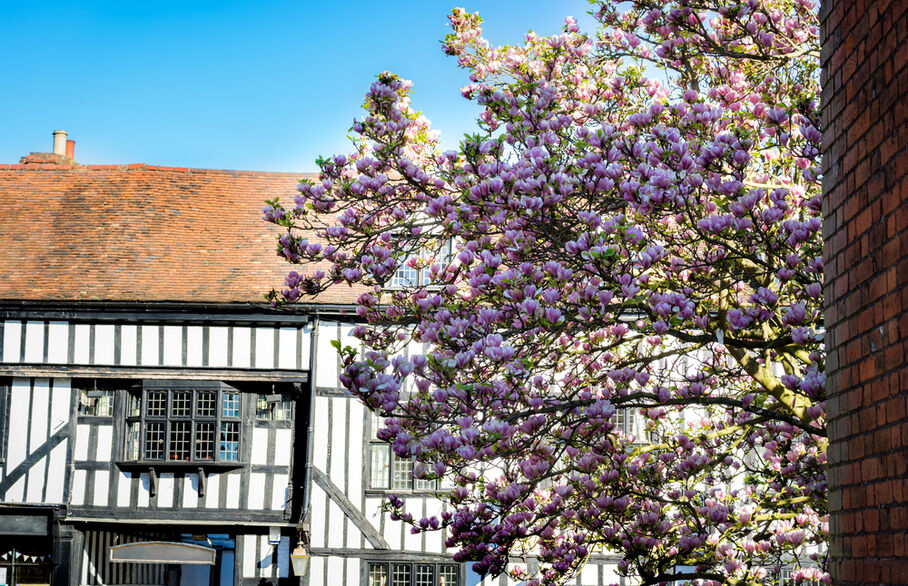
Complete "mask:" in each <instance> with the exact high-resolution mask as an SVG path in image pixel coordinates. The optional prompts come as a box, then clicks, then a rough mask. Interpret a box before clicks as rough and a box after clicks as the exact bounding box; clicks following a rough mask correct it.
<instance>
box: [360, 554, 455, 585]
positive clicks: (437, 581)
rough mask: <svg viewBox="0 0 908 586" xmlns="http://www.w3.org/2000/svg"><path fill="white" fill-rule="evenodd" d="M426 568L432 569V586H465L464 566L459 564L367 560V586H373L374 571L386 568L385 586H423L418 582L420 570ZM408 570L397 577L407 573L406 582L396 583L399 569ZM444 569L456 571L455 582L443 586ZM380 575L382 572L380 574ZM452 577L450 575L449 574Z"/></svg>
mask: <svg viewBox="0 0 908 586" xmlns="http://www.w3.org/2000/svg"><path fill="white" fill-rule="evenodd" d="M426 567H431V568H432V582H431V586H463V584H464V574H463V566H462V564H458V563H456V562H453V561H443V562H442V561H429V560H425V561H422V560H420V561H403V560H394V559H390V560H367V561H366V571H365V576H364V577H365V586H372V575H373V569H376V570H377V569H378V568H384V579H385V581H384V584H385V586H423V583H422V582H418V581H417V580H418V570H419V569H424V568H426ZM403 568H407V572H399V573H398V575H397V577H398V578H402V577H403V576H402V574H404V573H406V574H407V577H406V578H405V581H403V582H402V581H400V580H399V581H397V582H395V581H394V576H395V575H394V571H395V570H397V569H403ZM442 568H445V569H449V570H452V569H453V570H454V582H453V584H452V583H449V582H448V581H446V582H445V583H444V584H443V585H442V581H441V579H442V575H441V570H442ZM378 573H380V572H378ZM448 575H450V573H448Z"/></svg>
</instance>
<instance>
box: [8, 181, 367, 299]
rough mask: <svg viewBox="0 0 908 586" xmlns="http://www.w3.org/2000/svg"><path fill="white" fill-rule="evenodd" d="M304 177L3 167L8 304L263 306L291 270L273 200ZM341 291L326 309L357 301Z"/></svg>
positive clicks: (291, 192) (348, 291) (293, 188)
mask: <svg viewBox="0 0 908 586" xmlns="http://www.w3.org/2000/svg"><path fill="white" fill-rule="evenodd" d="M299 177H301V175H299V174H290V173H264V172H255V171H220V170H209V169H183V168H173V167H154V166H149V165H142V164H138V165H90V166H83V165H71V166H63V165H59V166H58V165H34V166H32V165H28V166H27V167H26V166H23V165H0V206H2V208H3V209H2V213H0V300H24V301H146V302H164V301H167V302H185V303H250V302H251V303H257V302H262V301H263V295H264V294H265V293H266V292H268V291H269V290H271V289H272V288H274V287H279V286H280V285H281V283H282V282H283V278H284V275H285V274H286V273H287V272H288V271H289V270H291V269H292V268H293V267H291V266H290V265H288V264H287V263H285V262H283V261H281V259H280V258H278V257H277V255H276V254H275V252H274V251H275V246H276V241H275V235H276V234H277V228H276V227H274V226H272V225H270V224H267V223H266V222H264V221H262V219H261V209H262V206H263V205H264V201H265V200H266V199H272V198H275V197H280V198H281V199H282V200H283V201H290V200H292V198H293V196H294V194H295V193H296V184H297V180H298V179H299ZM357 294H358V292H357V291H355V290H351V289H350V288H348V287H336V288H335V289H333V290H332V291H329V292H328V293H327V294H325V295H322V296H321V297H320V298H319V299H317V300H316V302H317V303H350V302H352V301H353V300H355V298H356V296H357Z"/></svg>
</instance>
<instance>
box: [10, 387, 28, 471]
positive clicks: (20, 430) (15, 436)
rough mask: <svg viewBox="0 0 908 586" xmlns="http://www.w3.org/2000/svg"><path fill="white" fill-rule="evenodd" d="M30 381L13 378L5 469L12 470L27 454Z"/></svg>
mask: <svg viewBox="0 0 908 586" xmlns="http://www.w3.org/2000/svg"><path fill="white" fill-rule="evenodd" d="M30 395H31V381H30V380H29V379H27V378H14V379H13V384H12V388H10V401H9V446H8V447H7V450H6V469H7V470H12V469H14V468H15V467H16V466H18V465H19V464H21V463H22V461H23V460H25V456H26V455H27V454H28V442H27V441H26V439H25V438H27V437H28V412H29V409H30V402H31V397H30Z"/></svg>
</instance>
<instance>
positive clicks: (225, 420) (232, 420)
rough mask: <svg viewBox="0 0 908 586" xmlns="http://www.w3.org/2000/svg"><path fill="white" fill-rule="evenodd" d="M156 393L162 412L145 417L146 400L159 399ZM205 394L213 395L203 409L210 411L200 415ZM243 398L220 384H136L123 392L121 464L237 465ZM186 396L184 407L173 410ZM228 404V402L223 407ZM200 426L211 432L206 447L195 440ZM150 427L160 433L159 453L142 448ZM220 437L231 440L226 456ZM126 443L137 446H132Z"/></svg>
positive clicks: (150, 382) (144, 445) (161, 382)
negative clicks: (122, 447) (125, 395)
mask: <svg viewBox="0 0 908 586" xmlns="http://www.w3.org/2000/svg"><path fill="white" fill-rule="evenodd" d="M161 393H165V395H163V397H164V401H163V403H162V405H163V409H164V411H163V413H156V412H154V411H152V412H151V413H149V411H150V401H149V398H150V397H155V398H161ZM210 393H215V397H214V401H213V403H211V404H210V407H208V408H207V410H208V411H211V412H212V413H210V414H204V413H203V414H200V412H199V410H200V409H201V408H204V405H205V404H204V403H203V402H202V399H204V398H205V395H207V394H210ZM243 394H244V393H243V392H241V391H240V390H239V389H236V388H234V387H232V386H230V385H228V384H226V383H223V382H220V381H186V380H146V381H142V384H141V385H137V386H136V387H134V388H133V389H130V390H129V391H127V397H128V400H127V405H126V406H125V410H124V417H123V421H124V453H123V456H124V459H123V462H124V463H125V464H148V465H171V464H190V465H200V466H204V465H211V464H228V465H239V464H242V461H241V457H242V455H243V441H244V438H243V435H244V434H243V428H244V425H243V423H244V421H243V419H244V418H243V402H244V399H243ZM187 396H188V399H189V402H188V409H183V410H181V411H178V410H177V409H176V406H177V405H179V403H180V401H182V400H184V399H186V398H187ZM175 399H177V400H175ZM228 400H229V401H230V402H231V403H228V402H227V401H228ZM233 401H235V403H233ZM228 404H230V405H232V408H231V413H230V414H227V413H225V409H226V408H227V406H228ZM136 407H137V408H138V409H137V410H136ZM228 426H229V427H228ZM205 427H207V428H208V433H210V434H211V436H210V439H209V440H208V441H207V443H203V440H202V439H200V436H201V434H202V432H203V428H205ZM153 429H157V430H160V433H161V436H162V437H161V442H162V445H161V446H160V448H159V449H158V448H154V447H151V448H150V447H149V445H148V440H149V436H150V433H151V432H152V430H153ZM132 433H137V436H135V437H133V438H131V437H130V434H132ZM226 433H230V434H231V435H230V442H231V443H234V442H235V445H234V446H230V447H231V448H233V449H231V450H229V452H225V451H224V444H225V434H226ZM187 434H188V435H187ZM131 442H137V444H133V443H131ZM175 442H179V443H175ZM203 449H204V450H205V451H204V452H203V451H202V450H203ZM208 454H210V456H208ZM225 454H231V455H233V457H232V458H229V457H225Z"/></svg>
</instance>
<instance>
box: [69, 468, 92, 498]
mask: <svg viewBox="0 0 908 586" xmlns="http://www.w3.org/2000/svg"><path fill="white" fill-rule="evenodd" d="M87 480H88V472H87V471H85V470H74V471H73V489H72V499H70V501H71V502H72V504H74V505H77V506H78V505H84V504H85V483H86V481H87Z"/></svg>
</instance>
